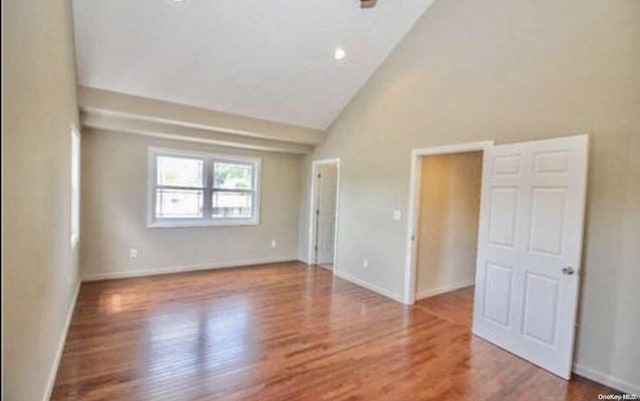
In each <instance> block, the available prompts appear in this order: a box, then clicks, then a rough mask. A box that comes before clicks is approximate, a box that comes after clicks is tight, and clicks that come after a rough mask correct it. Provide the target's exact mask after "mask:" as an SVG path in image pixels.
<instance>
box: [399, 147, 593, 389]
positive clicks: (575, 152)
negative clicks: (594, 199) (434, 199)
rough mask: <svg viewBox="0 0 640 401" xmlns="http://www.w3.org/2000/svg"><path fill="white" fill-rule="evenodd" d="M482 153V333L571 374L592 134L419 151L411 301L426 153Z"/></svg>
mask: <svg viewBox="0 0 640 401" xmlns="http://www.w3.org/2000/svg"><path fill="white" fill-rule="evenodd" d="M469 151H482V152H483V161H482V178H481V183H480V185H481V190H480V213H479V221H478V228H479V229H478V233H477V236H478V242H477V244H478V245H477V257H476V275H475V284H476V285H475V290H474V294H473V322H472V332H473V334H474V335H477V336H479V337H481V338H483V339H485V340H487V341H489V342H491V343H493V344H495V345H497V346H499V347H501V348H503V349H506V350H508V351H510V352H511V353H513V354H515V355H517V356H519V357H521V358H524V359H526V360H528V361H530V362H532V363H534V364H536V365H538V366H540V367H542V368H544V369H546V370H548V371H550V372H551V373H554V374H556V375H558V376H560V377H562V378H564V379H567V380H568V379H569V378H570V377H571V366H572V362H573V358H572V357H573V346H574V338H575V326H576V325H575V322H576V313H577V306H578V297H579V288H580V274H579V271H580V267H581V256H582V237H583V227H584V212H585V199H586V185H587V159H588V157H587V156H588V136H587V135H578V136H572V137H564V138H552V139H544V140H536V141H528V142H516V143H510V144H503V145H493V144H492V143H491V142H488V143H487V142H481V143H471V144H461V145H452V146H444V147H437V148H426V149H415V150H414V151H413V152H412V164H411V185H410V198H409V224H408V233H407V238H408V240H407V260H406V262H407V263H406V269H405V291H406V292H405V302H406V303H407V304H412V303H413V302H414V301H415V299H416V277H417V274H416V273H417V272H416V270H417V269H416V260H417V259H418V244H417V230H418V222H419V217H420V216H419V199H420V196H419V195H420V193H421V186H420V184H421V183H422V181H421V173H422V161H423V160H422V156H428V155H437V154H453V153H460V152H469Z"/></svg>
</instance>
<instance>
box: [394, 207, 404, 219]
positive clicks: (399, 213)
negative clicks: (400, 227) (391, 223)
mask: <svg viewBox="0 0 640 401" xmlns="http://www.w3.org/2000/svg"><path fill="white" fill-rule="evenodd" d="M401 217H402V212H401V211H400V210H398V209H395V210H394V211H393V219H394V220H400V218H401Z"/></svg>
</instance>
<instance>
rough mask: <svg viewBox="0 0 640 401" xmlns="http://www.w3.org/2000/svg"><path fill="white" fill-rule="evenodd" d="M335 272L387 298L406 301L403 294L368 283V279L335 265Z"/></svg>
mask: <svg viewBox="0 0 640 401" xmlns="http://www.w3.org/2000/svg"><path fill="white" fill-rule="evenodd" d="M333 274H334V275H336V276H338V277H340V278H341V279H344V280H347V281H349V282H351V283H353V284H356V285H358V286H360V287H364V288H366V289H367V290H370V291H373V292H376V293H378V294H380V295H384V296H385V297H387V298H391V299H393V300H394V301H397V302H400V303H402V304H404V303H405V301H404V297H403V296H402V295H401V294H396V293H394V292H391V291H389V290H387V289H385V288H382V287H379V286H377V285H375V284H371V283H368V282H366V281H364V280H362V279H359V278H357V277H354V276H352V275H350V274H349V273H345V272H342V271H339V270H335V267H334V271H333Z"/></svg>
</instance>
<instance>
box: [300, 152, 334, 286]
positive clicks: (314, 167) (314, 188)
mask: <svg viewBox="0 0 640 401" xmlns="http://www.w3.org/2000/svg"><path fill="white" fill-rule="evenodd" d="M324 164H335V165H336V170H337V171H336V210H335V212H336V213H335V216H336V217H335V223H334V234H333V269H332V273H333V274H335V273H336V270H337V267H338V222H339V221H340V207H339V205H340V158H339V157H334V158H329V159H318V160H312V161H311V177H310V178H311V189H310V191H309V194H310V196H309V246H308V249H307V263H308V264H309V265H315V264H316V262H317V259H316V256H317V255H316V253H315V249H314V247H315V243H316V240H317V239H316V230H315V229H314V228H315V224H316V218H317V217H316V213H315V209H316V201H317V199H316V198H317V194H318V181H317V180H316V175H317V174H318V167H320V166H322V165H324Z"/></svg>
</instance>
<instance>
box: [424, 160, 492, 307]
mask: <svg viewBox="0 0 640 401" xmlns="http://www.w3.org/2000/svg"><path fill="white" fill-rule="evenodd" d="M421 170H422V171H421V178H420V208H419V220H418V240H417V242H418V253H417V263H416V273H417V275H416V294H417V296H418V298H422V297H426V296H431V295H434V294H437V293H441V292H446V291H450V290H453V289H458V288H462V287H466V286H469V285H472V284H473V282H474V280H475V273H476V253H477V252H476V251H477V248H478V217H479V213H480V182H481V176H482V152H465V153H455V154H450V155H437V156H425V157H423V158H422V168H421Z"/></svg>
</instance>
